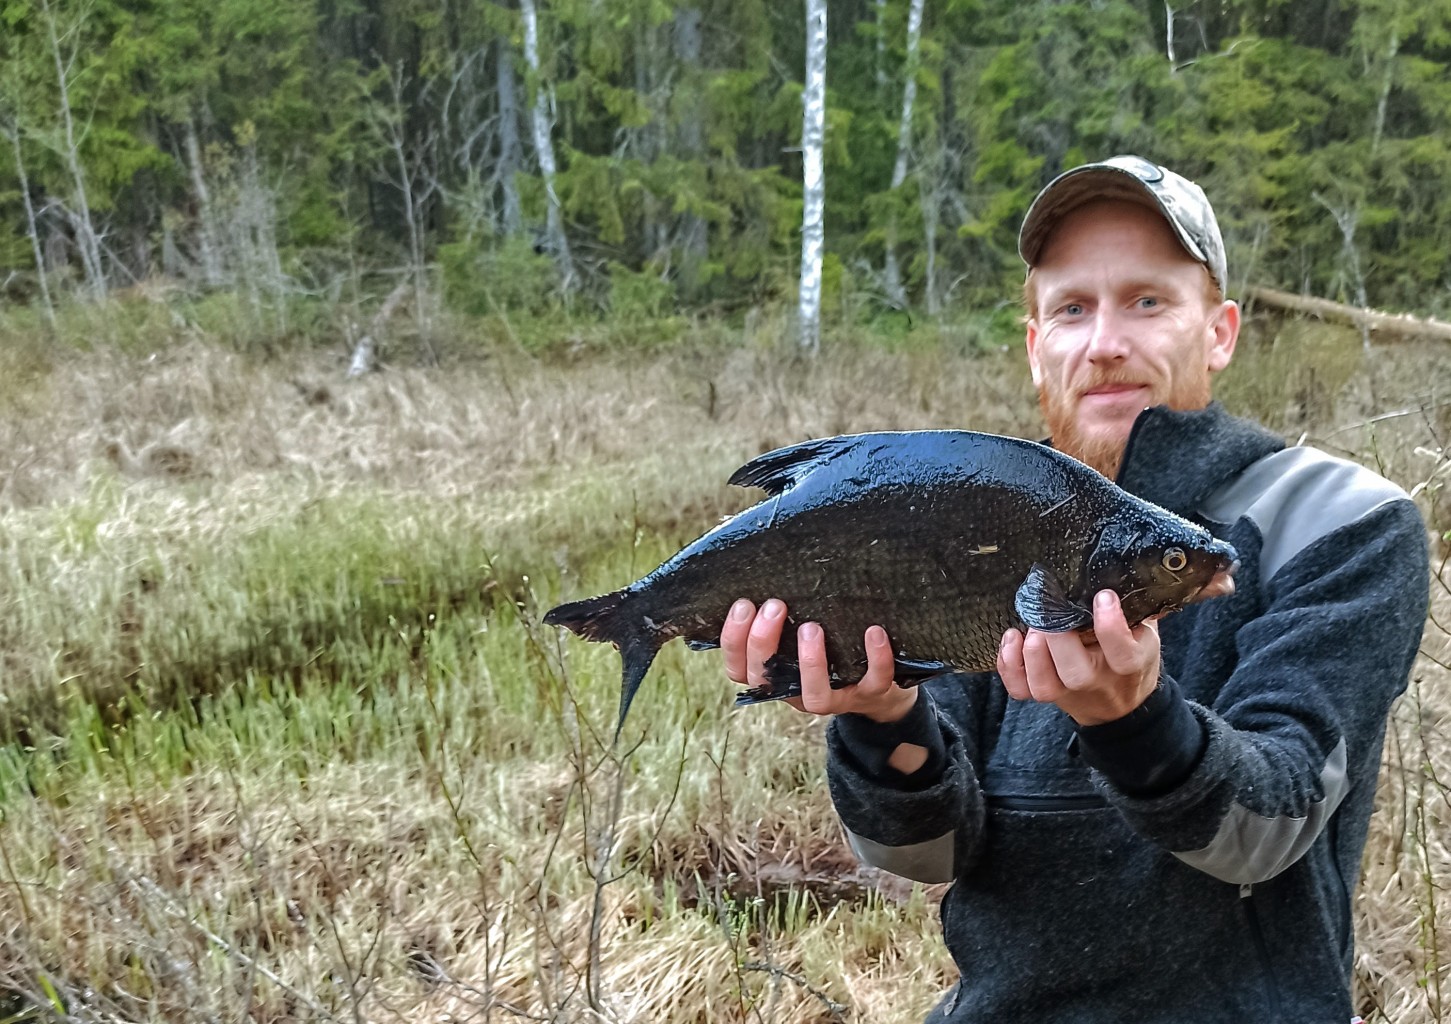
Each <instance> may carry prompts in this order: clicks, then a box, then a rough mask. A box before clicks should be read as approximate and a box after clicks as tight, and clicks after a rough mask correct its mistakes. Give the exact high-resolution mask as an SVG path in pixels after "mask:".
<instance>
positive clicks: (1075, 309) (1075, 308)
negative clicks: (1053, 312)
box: [1063, 302, 1083, 316]
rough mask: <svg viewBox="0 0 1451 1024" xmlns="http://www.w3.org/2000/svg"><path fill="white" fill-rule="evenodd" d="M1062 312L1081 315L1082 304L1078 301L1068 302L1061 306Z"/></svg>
mask: <svg viewBox="0 0 1451 1024" xmlns="http://www.w3.org/2000/svg"><path fill="white" fill-rule="evenodd" d="M1063 312H1065V313H1067V314H1068V315H1069V316H1082V315H1083V304H1082V303H1080V302H1070V303H1069V304H1068V305H1066V306H1064V307H1063Z"/></svg>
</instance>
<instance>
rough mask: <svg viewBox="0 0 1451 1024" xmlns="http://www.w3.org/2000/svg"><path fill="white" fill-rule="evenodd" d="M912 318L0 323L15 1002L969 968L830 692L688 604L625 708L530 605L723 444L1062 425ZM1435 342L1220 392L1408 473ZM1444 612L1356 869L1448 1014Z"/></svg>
mask: <svg viewBox="0 0 1451 1024" xmlns="http://www.w3.org/2000/svg"><path fill="white" fill-rule="evenodd" d="M712 330H713V332H718V331H719V328H714V329H712ZM923 337H925V335H923V336H915V337H914V338H913V339H911V343H907V342H904V341H902V340H900V339H898V340H894V341H892V342H890V344H889V345H888V348H889V349H890V351H885V350H884V349H883V348H882V347H879V346H876V345H874V344H871V343H869V341H868V340H867V339H863V338H860V337H858V338H855V339H854V340H851V341H845V342H842V343H841V344H839V345H837V346H836V347H835V348H833V349H832V350H831V351H829V352H828V353H827V354H826V356H825V357H824V358H823V359H822V360H821V361H820V362H818V363H815V364H806V363H803V362H801V361H799V360H797V359H795V358H794V357H793V356H792V355H791V354H790V353H789V350H782V349H778V348H776V347H775V346H774V345H773V344H771V343H768V342H767V341H763V340H760V339H758V340H756V341H752V340H749V339H747V338H744V337H742V338H740V339H738V341H737V343H736V344H731V345H728V344H723V343H722V339H721V336H720V334H719V333H712V332H708V333H707V335H706V336H705V337H703V338H702V339H700V340H699V343H698V344H685V345H682V346H680V347H678V348H673V349H670V350H668V351H665V352H662V353H661V354H660V355H659V356H656V357H650V358H644V357H642V356H641V355H640V354H639V353H635V352H631V351H629V350H622V351H614V352H607V351H606V349H607V347H602V348H599V349H595V350H591V351H589V352H585V353H575V354H574V355H569V356H567V357H559V358H555V357H550V358H545V359H534V358H525V357H523V356H521V355H519V353H518V352H517V351H511V350H505V351H501V352H499V353H498V355H497V357H496V358H494V359H491V360H488V361H485V362H483V363H477V362H461V363H455V364H452V365H450V366H449V368H447V369H446V370H442V371H430V370H407V369H401V370H391V371H388V372H386V373H382V374H377V375H373V376H371V377H368V378H365V379H363V380H359V381H353V382H344V381H342V380H340V372H341V371H340V368H339V367H338V366H337V365H335V364H334V363H333V362H330V361H329V360H328V359H325V358H322V357H318V356H310V355H307V354H305V353H303V354H297V353H294V354H293V355H290V356H286V357H281V358H277V359H273V360H255V359H249V358H242V357H238V356H237V355H236V354H235V353H233V352H230V351H228V350H226V349H222V348H219V347H217V346H215V345H198V344H195V343H183V344H181V345H179V346H177V347H172V348H162V349H161V350H160V351H159V354H158V355H157V357H156V358H155V359H153V358H151V356H150V354H147V355H134V356H128V355H125V354H124V353H120V352H117V351H115V350H103V351H98V352H97V353H94V354H91V355H87V356H85V357H84V358H80V357H78V356H76V355H73V354H68V353H67V352H66V351H64V350H55V351H47V350H40V349H38V350H37V351H35V352H31V353H29V354H27V353H26V351H22V350H20V349H17V350H15V351H14V352H10V353H9V354H6V352H7V350H6V349H5V348H4V347H3V346H0V359H10V360H11V361H12V364H13V365H15V366H17V367H25V366H28V367H30V369H29V370H28V371H27V372H28V373H30V375H31V376H30V377H29V378H27V379H28V381H29V383H27V384H26V385H25V386H24V387H23V388H22V387H20V386H18V385H17V386H11V387H7V388H4V389H0V473H3V474H4V479H5V480H6V483H5V485H4V487H3V489H0V527H3V528H0V595H3V596H0V601H3V602H4V606H3V612H4V614H0V652H3V654H0V658H3V661H0V671H3V685H0V695H3V700H0V736H3V737H4V742H0V1020H4V1019H5V1018H6V1016H7V1015H9V1016H12V1017H13V1018H14V1019H16V1020H49V1019H60V1013H59V1011H56V1010H55V1009H54V1007H53V1006H52V1002H53V1000H52V994H53V995H54V1000H55V1001H58V1002H59V1003H60V1004H63V1005H64V1006H65V1008H66V1010H65V1012H66V1015H68V1017H69V1018H70V1019H76V1020H101V1019H107V1020H114V1019H125V1020H146V1021H173V1020H175V1021H182V1020H185V1021H192V1020H199V1019H216V1020H233V1019H241V1018H243V1017H250V1018H255V1019H266V1020H272V1019H282V1018H289V1019H295V1018H303V1019H317V1020H328V1019H347V1020H423V1019H429V1020H435V1019H440V1015H441V1014H443V1013H449V1014H452V1015H454V1016H463V1015H470V1016H473V1017H474V1018H475V1019H480V1018H481V1019H500V1020H504V1019H511V1020H512V1019H518V1014H519V1013H521V1012H523V1013H528V1014H532V1015H535V1016H540V1017H548V1018H549V1019H556V1020H563V1021H568V1020H580V1021H584V1020H598V1019H601V1018H602V1017H603V1018H607V1019H619V1020H651V1021H667V1022H683V1021H719V1020H738V1021H748V1020H750V1021H761V1022H769V1021H782V1022H785V1021H792V1022H795V1021H805V1020H818V1021H828V1020H837V1019H848V1018H849V1019H858V1020H872V1021H884V1022H908V1021H914V1020H919V1019H921V1017H922V1016H923V1015H924V1014H925V1012H926V1011H927V1009H928V1007H929V1006H930V1005H931V1004H932V1002H933V1001H934V1000H935V999H936V997H937V995H938V993H939V992H940V990H941V989H942V988H943V987H945V986H946V985H947V984H949V983H950V982H951V980H952V972H951V968H950V964H949V962H948V960H947V957H946V955H945V952H944V951H943V949H942V945H941V938H940V930H939V925H938V924H937V921H936V911H935V903H934V897H935V895H936V893H935V892H933V891H930V890H923V889H922V888H921V887H912V886H909V885H905V884H900V883H896V882H894V881H893V880H891V879H887V878H884V877H880V876H873V875H870V874H859V873H858V872H857V869H856V866H855V864H854V862H853V861H852V859H851V857H850V854H849V853H848V852H847V851H846V850H845V847H844V844H843V843H842V841H841V837H840V832H839V827H838V825H837V824H836V822H835V819H834V816H833V814H832V811H831V808H830V802H829V799H828V797H827V794H826V792H825V778H824V772H823V767H822V764H821V754H820V745H821V735H820V734H821V728H822V725H821V723H820V722H817V721H814V720H811V719H808V718H807V717H805V716H801V715H797V714H795V713H794V712H792V711H790V710H789V709H788V708H785V707H782V706H770V707H758V708H749V709H745V710H742V711H736V710H734V709H733V708H732V707H731V706H730V704H731V700H730V696H731V695H730V692H729V689H730V688H729V686H728V684H727V683H726V682H725V681H724V679H723V678H722V675H721V672H720V669H719V665H718V656H716V655H712V654H708V653H691V652H687V651H685V650H683V649H682V648H681V647H680V646H679V645H672V646H670V647H667V648H666V650H665V651H664V652H662V655H661V657H660V659H659V660H658V662H657V664H656V667H655V668H654V670H653V671H652V673H651V675H650V677H649V679H647V681H646V683H645V686H644V688H643V689H642V691H641V694H640V697H639V699H638V700H637V702H636V704H635V710H634V712H633V713H632V718H631V721H630V723H629V724H628V726H627V727H626V731H625V736H624V739H623V741H622V745H621V747H620V748H618V749H616V750H614V751H611V749H610V748H609V746H608V739H609V735H610V733H611V731H612V729H613V726H614V717H615V712H616V708H617V702H618V696H619V673H620V664H619V658H618V655H617V654H616V653H615V652H614V651H613V650H612V649H611V648H608V647H605V646H601V645H594V644H586V643H583V642H581V641H579V640H577V639H576V638H574V637H567V636H566V637H562V636H560V635H558V634H557V633H556V631H554V630H551V629H545V628H543V627H541V626H540V625H539V621H538V620H539V616H540V614H541V613H542V611H543V610H544V609H545V608H547V607H548V606H550V605H551V604H552V603H553V602H555V601H556V600H558V599H561V598H575V597H580V596H585V595H588V594H593V593H599V592H602V591H604V590H607V589H611V588H614V587H617V586H620V585H622V584H623V583H625V582H628V581H629V580H631V579H634V578H635V577H637V576H639V575H640V574H642V573H643V572H645V571H646V570H648V569H650V568H652V567H653V566H654V565H655V564H657V563H658V561H660V560H661V559H662V558H663V557H665V556H666V555H668V554H669V553H670V552H671V551H673V550H674V549H675V548H676V547H677V546H678V545H679V544H680V543H682V542H684V541H686V540H688V539H690V538H691V537H693V536H695V535H696V534H697V533H698V532H700V531H701V530H702V529H704V528H705V527H706V526H708V525H709V524H711V523H712V522H714V521H715V520H716V519H718V518H719V516H721V515H722V514H725V513H727V512H730V511H733V510H735V509H737V508H740V507H741V506H742V505H743V504H745V503H746V502H748V501H749V500H751V498H752V495H750V494H748V493H746V492H740V491H735V490H734V489H731V488H728V487H726V486H724V485H723V483H722V481H723V480H724V479H725V477H726V476H727V475H728V474H729V472H730V471H731V470H732V469H734V468H735V467H736V466H737V465H739V464H740V463H741V462H742V461H744V460H745V459H746V458H748V457H750V456H751V455H754V454H756V453H757V452H759V451H761V450H763V449H765V448H768V447H771V446H773V445H776V444H782V443H788V442H791V441H795V440H799V439H801V438H803V437H806V436H812V435H820V434H824V433H831V432H839V431H845V430H852V429H867V428H914V427H925V426H943V425H957V426H975V427H979V428H984V429H994V430H1000V431H1005V432H1014V433H1029V434H1031V433H1032V432H1033V431H1034V430H1035V429H1036V419H1035V415H1034V410H1033V407H1032V402H1031V395H1030V392H1029V391H1028V389H1027V387H1026V382H1025V379H1024V378H1025V374H1024V373H1023V372H1022V368H1021V361H1020V356H1019V355H1018V354H1017V353H1016V352H1007V353H1002V352H997V351H995V350H991V349H983V348H982V347H980V346H979V345H978V344H977V343H976V342H971V343H960V342H961V339H960V338H957V337H956V336H955V335H954V334H953V333H952V332H951V331H950V330H945V329H944V330H940V331H939V332H938V333H937V334H936V335H935V340H927V341H924V340H923ZM1356 345H1358V340H1357V342H1356ZM1251 346H1259V347H1251ZM602 353H604V354H602ZM1296 353H1299V354H1298V355H1297V354H1296ZM1307 353H1313V361H1314V363H1315V365H1316V366H1317V367H1319V370H1320V372H1319V373H1318V375H1317V376H1316V377H1315V381H1316V382H1317V383H1316V385H1315V386H1316V387H1319V388H1320V389H1321V390H1320V391H1317V392H1315V394H1316V395H1318V396H1319V397H1316V398H1314V400H1313V401H1311V402H1308V403H1299V399H1298V398H1297V397H1296V396H1297V395H1300V394H1302V393H1304V391H1305V388H1306V386H1307V385H1306V378H1305V377H1304V376H1297V375H1296V373H1297V371H1296V368H1297V367H1299V366H1301V365H1302V364H1303V363H1304V362H1306V361H1307V359H1306V355H1307ZM1440 355H1441V354H1440V351H1439V350H1432V349H1425V350H1414V349H1409V348H1407V349H1398V350H1393V351H1391V350H1386V351H1385V352H1384V353H1372V356H1373V357H1374V360H1373V366H1371V367H1370V368H1367V367H1366V366H1365V365H1364V360H1366V359H1367V358H1369V357H1365V356H1363V355H1362V354H1361V353H1360V351H1359V349H1358V347H1352V348H1350V349H1347V348H1345V347H1344V345H1343V344H1342V341H1341V340H1340V339H1338V338H1327V337H1325V336H1322V335H1320V334H1318V333H1314V332H1309V333H1305V334H1303V335H1299V336H1296V335H1293V334H1287V335H1282V336H1280V337H1279V338H1278V339H1269V340H1264V341H1263V342H1262V341H1256V340H1250V341H1249V342H1247V343H1246V347H1245V349H1244V351H1242V352H1241V353H1240V357H1239V359H1240V362H1239V366H1238V368H1237V372H1239V373H1240V374H1241V376H1240V377H1238V378H1234V377H1230V378H1227V379H1226V380H1225V382H1224V383H1225V391H1224V394H1225V397H1226V400H1227V401H1229V402H1231V403H1232V404H1233V407H1235V408H1239V409H1249V410H1253V411H1256V412H1258V413H1259V414H1260V415H1261V416H1262V417H1264V418H1266V419H1268V420H1270V421H1272V422H1274V423H1276V424H1277V425H1279V426H1280V427H1281V428H1282V429H1286V430H1289V431H1299V430H1308V431H1310V432H1312V433H1313V434H1316V435H1318V436H1323V437H1325V438H1326V439H1327V443H1329V442H1333V443H1334V444H1335V445H1337V446H1339V447H1340V448H1343V449H1345V450H1347V451H1349V452H1350V453H1351V454H1353V455H1355V456H1357V457H1360V458H1363V459H1365V460H1366V461H1369V462H1373V463H1375V464H1380V465H1383V466H1384V467H1385V468H1386V471H1387V472H1389V473H1391V475H1392V476H1393V477H1395V478H1396V479H1398V480H1399V481H1400V482H1402V483H1403V484H1405V485H1406V486H1408V487H1409V486H1413V485H1415V484H1416V483H1417V482H1418V481H1420V480H1424V479H1426V478H1428V477H1429V476H1430V475H1431V474H1432V473H1433V471H1435V469H1436V466H1438V465H1440V463H1437V462H1436V461H1435V458H1434V457H1433V456H1428V455H1425V454H1418V451H1417V449H1418V448H1419V449H1424V450H1429V448H1427V446H1429V445H1433V444H1434V439H1433V437H1432V436H1431V433H1430V427H1433V426H1434V425H1435V420H1434V417H1432V418H1431V419H1429V420H1428V419H1425V418H1422V417H1419V416H1415V415H1407V416H1404V417H1399V418H1396V419H1392V420H1386V421H1382V422H1380V423H1377V424H1375V425H1374V426H1373V427H1363V426H1359V425H1358V424H1360V423H1361V422H1362V421H1364V420H1367V419H1369V418H1370V417H1371V416H1372V415H1374V414H1376V413H1378V412H1383V411H1385V410H1387V409H1395V408H1401V407H1402V406H1404V405H1407V404H1410V403H1413V402H1414V401H1415V400H1416V398H1417V396H1419V395H1422V394H1424V393H1426V392H1427V391H1428V390H1435V389H1436V388H1438V387H1441V386H1442V385H1443V384H1444V382H1445V379H1446V375H1447V373H1448V371H1447V369H1445V366H1446V361H1445V360H1443V359H1441V358H1440ZM7 365H11V364H7ZM1372 378H1373V379H1372ZM1335 381H1339V383H1334V382H1335ZM1297 403H1299V404H1297ZM1276 416H1278V417H1280V418H1279V419H1275V418H1274V417H1276ZM1428 424H1430V426H1428ZM1442 458H1443V459H1444V456H1442ZM1422 494H1423V496H1424V497H1426V499H1427V500H1428V501H1429V500H1430V499H1431V497H1432V493H1431V491H1430V490H1429V489H1424V490H1423V491H1422ZM1448 598H1451V594H1440V595H1439V596H1438V603H1437V607H1438V608H1440V609H1442V610H1443V611H1444V610H1445V608H1446V604H1447V599H1448ZM1441 621H1446V620H1445V619H1442V620H1441ZM1445 643H1446V637H1445V634H1444V633H1441V632H1438V631H1437V630H1436V629H1435V627H1432V629H1431V630H1430V631H1429V632H1428V639H1427V647H1426V649H1427V653H1428V655H1430V658H1428V659H1426V660H1425V661H1423V662H1422V663H1421V664H1420V665H1419V666H1418V670H1417V671H1418V675H1419V676H1420V678H1421V681H1420V682H1418V683H1417V684H1415V687H1414V689H1413V698H1412V699H1411V700H1408V701H1407V702H1404V703H1403V704H1402V705H1401V707H1400V708H1399V709H1398V712H1397V718H1396V721H1395V723H1394V728H1393V730H1392V735H1393V743H1392V745H1391V746H1390V748H1388V753H1387V770H1386V776H1385V782H1384V786H1385V789H1384V795H1383V809H1382V813H1381V814H1379V815H1378V816H1377V818H1376V830H1375V834H1374V835H1373V837H1372V843H1371V846H1370V849H1369V852H1368V860H1367V867H1366V872H1365V875H1366V883H1365V885H1364V886H1363V887H1362V890H1361V894H1360V897H1359V902H1358V920H1359V925H1360V928H1361V936H1362V941H1361V946H1360V950H1361V961H1360V964H1359V971H1358V975H1359V979H1360V984H1361V991H1362V993H1363V998H1362V1004H1361V1005H1362V1006H1363V1007H1364V1008H1366V1009H1373V1011H1374V1012H1371V1013H1367V1016H1368V1017H1371V1018H1372V1019H1373V1020H1377V1021H1386V1022H1395V1024H1408V1022H1410V1021H1423V1020H1426V1019H1445V1017H1446V1016H1447V1014H1448V1008H1447V1007H1446V1006H1444V1005H1443V1003H1442V996H1441V986H1443V985H1444V984H1445V980H1446V978H1445V975H1446V967H1445V963H1444V960H1445V957H1444V953H1443V951H1442V949H1441V945H1442V942H1443V937H1442V936H1441V935H1440V933H1439V931H1437V929H1436V928H1435V927H1434V924H1435V922H1436V920H1437V916H1438V914H1439V915H1442V916H1444V915H1445V914H1446V913H1447V912H1448V908H1447V906H1446V895H1445V894H1446V892H1447V891H1451V890H1448V882H1447V879H1448V877H1451V861H1448V859H1447V857H1446V856H1445V853H1444V850H1442V848H1441V846H1440V845H1438V844H1439V840H1438V839H1436V837H1437V836H1440V835H1444V834H1445V829H1446V827H1448V826H1451V821H1448V820H1447V818H1448V817H1451V812H1448V808H1447V804H1446V791H1445V789H1444V787H1443V786H1441V784H1440V783H1439V782H1438V781H1437V780H1438V779H1440V780H1444V779H1445V778H1446V777H1447V775H1448V774H1451V767H1448V766H1451V750H1448V749H1447V748H1448V739H1447V731H1446V729H1445V728H1444V721H1445V716H1446V715H1447V713H1448V712H1447V710H1446V703H1445V699H1444V692H1445V691H1444V688H1445V684H1446V675H1445V672H1444V670H1443V669H1442V668H1441V667H1440V666H1439V665H1437V664H1436V662H1435V661H1433V660H1431V658H1437V659H1439V660H1441V661H1447V660H1451V659H1448V658H1447V657H1446V651H1445V649H1444V648H1445ZM1438 773H1439V774H1438ZM1438 787H1439V788H1438ZM842 1007H844V1008H845V1009H842ZM1363 1012H1365V1011H1364V1010H1363Z"/></svg>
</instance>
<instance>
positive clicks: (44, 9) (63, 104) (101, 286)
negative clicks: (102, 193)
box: [40, 0, 106, 299]
mask: <svg viewBox="0 0 1451 1024" xmlns="http://www.w3.org/2000/svg"><path fill="white" fill-rule="evenodd" d="M40 11H41V17H42V20H43V21H44V25H45V33H46V43H47V45H48V47H49V50H50V57H51V59H52V61H53V62H54V64H55V78H56V89H57V101H56V103H57V108H58V110H57V113H59V115H60V138H59V139H58V140H56V142H55V144H54V145H53V146H52V148H53V149H54V150H55V151H56V153H57V154H58V155H59V156H60V157H61V159H62V160H63V161H64V162H65V166H66V170H67V172H68V173H69V176H70V179H71V197H70V203H69V204H67V205H66V206H65V207H64V210H65V214H66V218H67V220H69V221H70V224H71V230H72V232H74V234H75V240H76V250H77V251H78V252H79V253H80V257H81V269H82V270H83V271H84V273H85V278H86V292H87V293H88V294H89V295H90V296H91V297H92V298H95V299H99V298H102V297H103V296H104V295H105V294H106V275H105V271H104V270H103V268H102V266H101V239H100V236H99V235H98V234H97V232H96V228H95V221H94V220H93V219H92V217H91V204H90V199H89V198H88V196H87V193H86V172H85V167H84V165H83V164H82V163H81V134H82V133H78V132H77V130H76V122H75V116H74V113H73V112H72V110H71V96H70V88H71V81H72V80H73V78H74V77H75V75H76V73H77V71H76V66H75V65H76V58H77V55H78V54H79V53H80V51H81V46H80V43H78V42H77V41H76V39H75V37H76V36H77V35H78V34H79V32H80V28H81V26H82V24H83V23H84V19H85V16H86V10H85V9H82V10H81V11H80V12H79V13H78V14H77V16H76V18H75V20H74V21H73V22H72V23H71V24H70V25H68V26H65V27H62V26H60V25H59V24H57V19H56V14H55V11H54V10H52V8H51V6H50V0H40Z"/></svg>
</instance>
